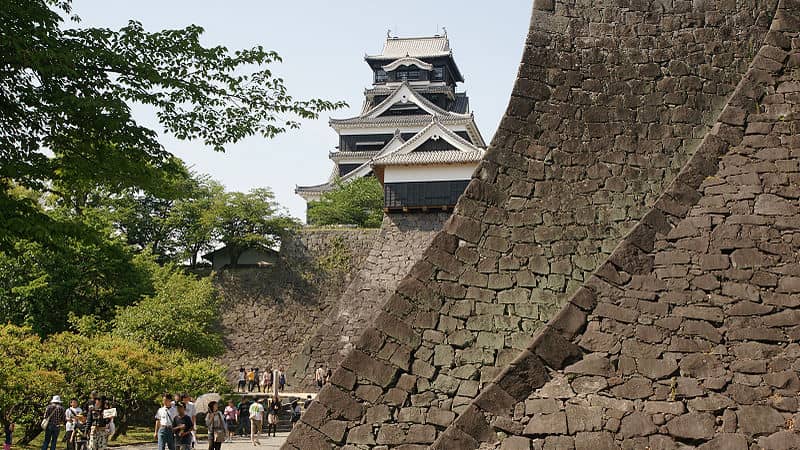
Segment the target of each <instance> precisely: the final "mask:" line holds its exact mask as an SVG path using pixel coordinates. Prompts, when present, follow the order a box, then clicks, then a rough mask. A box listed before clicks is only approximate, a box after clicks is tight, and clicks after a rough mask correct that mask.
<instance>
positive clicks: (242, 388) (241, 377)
mask: <svg viewBox="0 0 800 450" xmlns="http://www.w3.org/2000/svg"><path fill="white" fill-rule="evenodd" d="M246 378H247V374H246V373H245V371H244V367H240V368H239V383H238V384H237V385H236V392H244V391H245V387H246V385H247V380H246Z"/></svg>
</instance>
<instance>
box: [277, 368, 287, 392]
mask: <svg viewBox="0 0 800 450" xmlns="http://www.w3.org/2000/svg"><path fill="white" fill-rule="evenodd" d="M284 386H286V374H284V373H283V367H281V368H280V369H278V389H279V390H280V391H281V392H283V388H284Z"/></svg>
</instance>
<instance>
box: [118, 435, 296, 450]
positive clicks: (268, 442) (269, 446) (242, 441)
mask: <svg viewBox="0 0 800 450" xmlns="http://www.w3.org/2000/svg"><path fill="white" fill-rule="evenodd" d="M276 434H277V436H275V437H266V436H265V435H263V434H262V435H261V438H260V439H259V440H260V441H261V445H260V446H258V447H253V444H251V443H250V438H244V437H236V438H234V439H233V442H225V443H223V444H222V450H254V449H259V450H278V449H279V448H281V445H283V443H284V442H286V438H287V437H289V432H288V431H284V432H278V433H276ZM157 448H158V445H157V444H156V443H155V442H152V443H148V444H137V445H123V446H120V447H114V450H156V449H157ZM206 449H208V443H207V442H206V441H200V442H198V443H197V447H196V448H195V450H206Z"/></svg>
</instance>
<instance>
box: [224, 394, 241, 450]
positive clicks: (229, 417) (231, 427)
mask: <svg viewBox="0 0 800 450" xmlns="http://www.w3.org/2000/svg"><path fill="white" fill-rule="evenodd" d="M224 415H225V423H226V424H227V425H228V442H233V433H234V432H235V431H236V422H237V421H238V419H239V410H238V409H236V406H235V405H234V404H233V400H228V406H226V407H225V411H224Z"/></svg>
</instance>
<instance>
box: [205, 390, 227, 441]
mask: <svg viewBox="0 0 800 450" xmlns="http://www.w3.org/2000/svg"><path fill="white" fill-rule="evenodd" d="M206 427H208V450H220V449H221V448H222V443H223V442H225V439H227V437H228V424H227V423H226V422H225V416H223V415H222V411H220V410H219V403H217V402H210V403H209V404H208V413H206Z"/></svg>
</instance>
